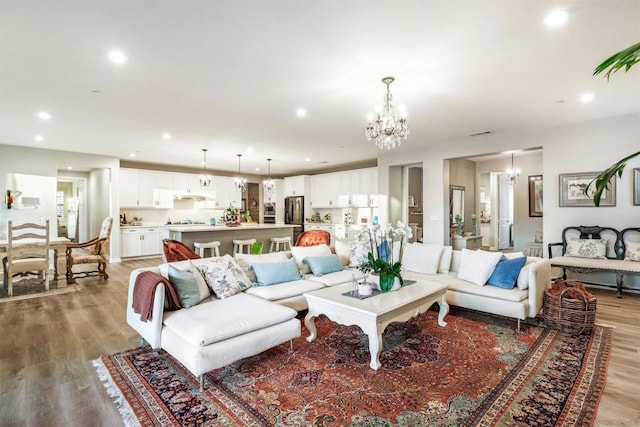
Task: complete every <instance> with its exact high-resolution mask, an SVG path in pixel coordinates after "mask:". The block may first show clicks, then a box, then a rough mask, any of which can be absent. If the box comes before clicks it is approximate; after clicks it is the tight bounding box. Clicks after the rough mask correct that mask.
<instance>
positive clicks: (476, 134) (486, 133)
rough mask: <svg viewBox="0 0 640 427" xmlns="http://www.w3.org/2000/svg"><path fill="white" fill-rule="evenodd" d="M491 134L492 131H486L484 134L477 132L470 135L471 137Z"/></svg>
mask: <svg viewBox="0 0 640 427" xmlns="http://www.w3.org/2000/svg"><path fill="white" fill-rule="evenodd" d="M490 133H491V131H490V130H485V131H484V132H476V133H472V134H469V136H480V135H489V134H490Z"/></svg>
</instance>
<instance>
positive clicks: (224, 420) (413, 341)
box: [94, 308, 613, 427]
mask: <svg viewBox="0 0 640 427" xmlns="http://www.w3.org/2000/svg"><path fill="white" fill-rule="evenodd" d="M445 320H446V321H447V323H448V325H447V326H446V327H444V328H442V327H439V326H438V324H437V312H434V311H431V310H430V311H428V312H426V313H424V314H422V315H420V316H419V317H417V318H415V319H412V320H411V321H409V322H408V323H406V324H394V325H391V326H389V327H388V328H387V329H386V330H385V332H384V334H383V341H384V350H383V352H382V354H381V356H380V361H381V363H382V367H381V368H380V369H379V370H378V371H374V370H372V369H371V368H370V367H369V361H370V356H369V351H368V342H367V336H366V335H363V333H362V331H361V330H360V328H358V327H355V326H341V325H338V324H336V323H334V322H332V321H330V320H329V319H327V318H326V317H324V316H321V317H320V318H318V319H316V326H317V330H318V338H317V339H316V341H314V342H312V343H307V342H306V341H305V337H306V336H307V335H308V332H307V330H306V329H305V328H304V326H303V328H302V336H301V337H300V338H298V339H296V340H295V341H294V346H293V347H294V350H293V352H292V353H290V352H289V344H288V343H287V344H282V345H280V346H278V347H276V348H273V349H271V350H269V351H266V352H264V353H262V354H260V355H258V356H255V357H251V358H247V359H244V360H242V361H239V362H236V363H234V364H232V365H229V366H227V367H225V368H222V369H219V370H215V371H212V372H210V373H208V374H207V375H206V382H205V391H204V392H200V390H199V383H198V380H197V379H196V378H195V377H193V376H192V375H191V374H190V373H189V372H188V371H186V370H185V369H184V368H183V367H182V366H181V365H180V364H179V363H178V362H177V361H176V360H174V359H173V358H172V357H171V356H169V355H168V354H167V353H165V352H164V351H155V350H151V349H150V348H149V347H142V348H137V349H134V350H129V351H125V352H123V353H119V354H115V355H110V356H104V357H102V358H101V359H100V360H97V361H95V362H94V363H95V365H96V367H97V369H98V373H99V375H100V376H101V378H102V379H103V381H105V383H106V384H105V385H106V386H107V388H108V389H109V390H110V391H111V394H112V396H114V398H116V402H119V405H120V410H121V413H122V414H123V418H124V420H125V423H126V424H129V425H143V426H152V425H176V426H177V425H183V426H184V425H202V426H214V425H216V426H218V425H222V426H274V425H276V426H314V427H321V426H426V425H431V426H460V425H468V426H471V425H482V426H507V425H514V426H549V425H556V426H568V425H590V424H592V423H593V421H594V417H595V412H596V409H597V405H598V401H599V399H600V396H601V394H602V391H603V389H604V384H605V376H606V369H607V363H608V358H609V354H610V351H611V342H612V335H613V334H612V329H611V328H606V327H601V326H596V327H595V328H594V330H593V332H592V334H591V335H579V336H572V335H569V334H566V333H563V332H560V331H557V330H554V329H547V328H545V327H543V326H541V325H538V324H527V325H524V332H523V333H521V334H516V333H515V322H514V321H513V320H511V319H504V318H501V317H495V316H489V315H484V314H481V313H477V312H470V311H466V310H464V311H463V310H459V309H456V308H452V311H451V313H450V314H449V315H448V316H447V317H446V319H445Z"/></svg>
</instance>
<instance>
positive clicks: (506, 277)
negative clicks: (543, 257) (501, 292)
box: [487, 257, 527, 289]
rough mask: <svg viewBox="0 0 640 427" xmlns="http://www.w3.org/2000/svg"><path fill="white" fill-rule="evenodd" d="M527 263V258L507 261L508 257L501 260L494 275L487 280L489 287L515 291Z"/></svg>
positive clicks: (494, 270)
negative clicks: (514, 288) (521, 271)
mask: <svg viewBox="0 0 640 427" xmlns="http://www.w3.org/2000/svg"><path fill="white" fill-rule="evenodd" d="M526 261H527V258H526V257H519V258H513V259H507V258H506V257H505V258H503V259H501V260H500V261H499V262H498V264H497V265H496V268H494V269H493V273H491V276H489V279H488V280H487V285H491V286H497V287H499V288H504V289H513V287H514V286H516V282H517V280H518V276H519V275H520V270H522V267H523V266H524V263H525V262H526Z"/></svg>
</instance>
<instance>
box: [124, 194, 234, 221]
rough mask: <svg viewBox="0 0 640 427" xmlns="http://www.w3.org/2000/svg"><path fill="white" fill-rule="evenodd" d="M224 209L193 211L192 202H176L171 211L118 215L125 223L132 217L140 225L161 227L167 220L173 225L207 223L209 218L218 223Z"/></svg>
mask: <svg viewBox="0 0 640 427" xmlns="http://www.w3.org/2000/svg"><path fill="white" fill-rule="evenodd" d="M223 213H224V209H194V208H193V201H190V200H182V201H180V200H176V201H174V208H173V209H122V210H120V215H122V214H125V215H126V216H127V221H132V220H133V218H134V217H138V218H142V225H150V226H156V225H162V224H167V223H168V221H169V220H171V222H173V223H180V222H182V221H186V220H191V221H193V222H202V223H205V224H208V223H209V218H215V219H216V220H217V221H220V220H221V218H222V215H223Z"/></svg>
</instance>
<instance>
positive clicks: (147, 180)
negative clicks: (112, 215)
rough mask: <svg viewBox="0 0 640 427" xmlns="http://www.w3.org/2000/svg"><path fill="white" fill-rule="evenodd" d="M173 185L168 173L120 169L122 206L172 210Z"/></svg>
mask: <svg viewBox="0 0 640 427" xmlns="http://www.w3.org/2000/svg"><path fill="white" fill-rule="evenodd" d="M172 184H173V178H172V176H171V174H170V173H168V172H158V171H146V170H140V169H124V168H123V169H120V206H121V207H138V208H165V209H169V208H172V207H173V195H172V193H171V190H172Z"/></svg>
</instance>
